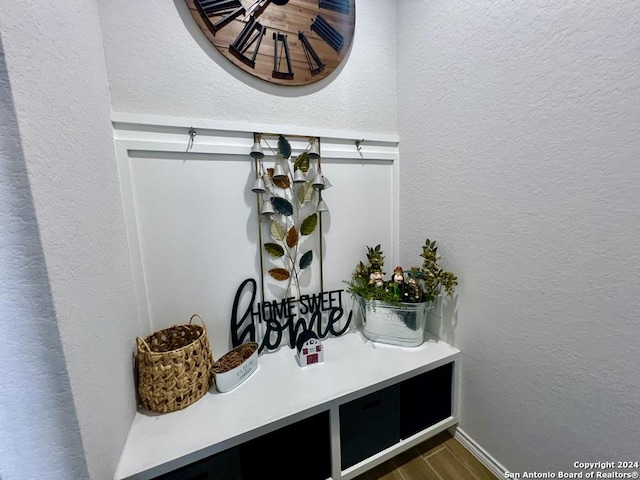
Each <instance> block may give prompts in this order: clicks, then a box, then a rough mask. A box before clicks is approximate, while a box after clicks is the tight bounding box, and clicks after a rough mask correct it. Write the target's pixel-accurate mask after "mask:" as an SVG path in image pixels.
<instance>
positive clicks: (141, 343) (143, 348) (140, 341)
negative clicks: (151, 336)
mask: <svg viewBox="0 0 640 480" xmlns="http://www.w3.org/2000/svg"><path fill="white" fill-rule="evenodd" d="M136 345H138V351H140V352H145V353H151V348H150V347H149V344H148V343H147V342H146V341H145V339H144V338H142V337H136Z"/></svg>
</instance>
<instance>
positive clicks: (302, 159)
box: [294, 151, 309, 173]
mask: <svg viewBox="0 0 640 480" xmlns="http://www.w3.org/2000/svg"><path fill="white" fill-rule="evenodd" d="M294 165H295V167H296V168H299V169H300V170H302V171H303V172H304V173H307V172H308V171H309V154H308V153H307V152H306V151H304V152H302V153H301V154H300V155H298V158H296V161H295V162H294Z"/></svg>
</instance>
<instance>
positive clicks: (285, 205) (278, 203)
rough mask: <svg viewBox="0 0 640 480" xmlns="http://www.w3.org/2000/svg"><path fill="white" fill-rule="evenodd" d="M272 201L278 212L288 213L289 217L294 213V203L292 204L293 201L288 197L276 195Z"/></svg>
mask: <svg viewBox="0 0 640 480" xmlns="http://www.w3.org/2000/svg"><path fill="white" fill-rule="evenodd" d="M271 203H272V204H273V208H274V209H275V210H276V212H278V213H281V214H282V215H286V216H287V217H290V216H291V215H293V205H291V202H290V201H289V200H287V199H286V198H281V197H274V198H272V199H271Z"/></svg>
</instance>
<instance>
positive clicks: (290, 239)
mask: <svg viewBox="0 0 640 480" xmlns="http://www.w3.org/2000/svg"><path fill="white" fill-rule="evenodd" d="M299 238H300V235H298V229H297V228H296V226H295V225H294V226H293V227H291V228H290V229H289V231H288V232H287V246H288V247H289V248H293V247H295V246H296V245H297V244H298V239H299Z"/></svg>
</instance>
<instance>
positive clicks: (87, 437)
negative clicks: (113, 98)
mask: <svg viewBox="0 0 640 480" xmlns="http://www.w3.org/2000/svg"><path fill="white" fill-rule="evenodd" d="M0 31H1V32H2V39H3V42H4V49H5V55H6V62H7V69H8V72H9V77H10V80H11V83H12V89H13V97H14V101H15V110H16V117H17V122H18V126H19V129H20V137H21V141H22V146H23V150H24V158H25V160H26V164H27V169H28V172H29V178H30V182H31V187H32V191H33V200H34V204H35V211H36V214H37V219H38V226H39V229H40V235H41V239H42V248H43V250H44V255H45V260H46V267H47V270H48V275H49V282H50V285H51V291H52V294H53V303H54V307H55V311H56V315H57V319H58V327H59V330H60V335H61V338H62V343H63V346H64V355H65V357H66V361H67V368H68V372H69V378H70V381H71V387H72V391H73V400H74V403H75V407H76V412H77V418H78V422H79V424H80V431H81V434H82V440H83V444H84V448H85V451H86V461H87V464H88V466H89V473H90V475H91V478H93V479H106V478H112V477H113V472H114V471H115V467H116V464H117V461H118V457H119V454H120V451H121V449H122V445H123V443H124V440H125V438H126V434H127V432H128V429H129V426H130V422H131V418H132V416H133V414H134V411H135V397H134V388H133V382H132V374H131V370H132V369H131V354H132V351H133V347H134V338H135V335H136V334H137V333H138V332H139V329H138V325H137V311H136V304H135V297H134V293H133V280H132V272H131V264H130V258H129V250H128V245H127V238H126V232H125V224H124V218H123V213H122V201H121V196H120V186H119V183H118V175H117V168H116V161H115V155H114V146H113V133H112V129H111V123H110V99H109V90H108V84H107V75H106V65H105V60H104V55H103V49H102V37H101V32H100V23H99V19H98V7H97V4H96V3H95V2H76V1H52V2H37V5H36V4H33V3H27V2H2V7H1V8H0ZM33 300H34V301H40V300H41V298H39V297H36V298H34V299H33ZM13 321H15V322H19V321H20V319H13ZM3 322H4V320H3ZM3 338H5V337H4V335H3ZM54 341H55V338H52V340H51V342H54ZM23 347H24V348H25V349H26V352H25V354H26V355H27V356H28V355H29V353H32V354H36V353H37V350H38V348H39V347H40V346H39V345H37V344H35V343H33V344H32V343H27V344H25V345H23ZM32 350H33V351H32ZM23 374H24V375H27V372H26V371H25V372H24V373H23ZM45 388H46V386H45V387H42V388H41V389H34V390H33V391H30V392H27V391H25V392H24V395H25V397H24V401H25V402H37V401H38V398H40V397H41V396H43V397H44V398H46V395H47V392H46V391H45V392H42V391H41V390H42V389H45ZM48 413H49V414H50V415H52V416H54V417H55V416H56V415H58V414H60V413H61V412H56V411H52V410H49V412H48ZM36 453H37V451H35V450H34V451H33V454H34V455H36ZM48 474H49V472H41V476H37V477H38V478H82V476H83V475H80V476H66V475H62V476H58V475H55V474H53V473H52V476H51V477H48V476H47V475H48ZM3 478H4V477H3ZM15 478H36V476H34V477H28V476H26V477H20V476H18V477H15Z"/></svg>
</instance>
